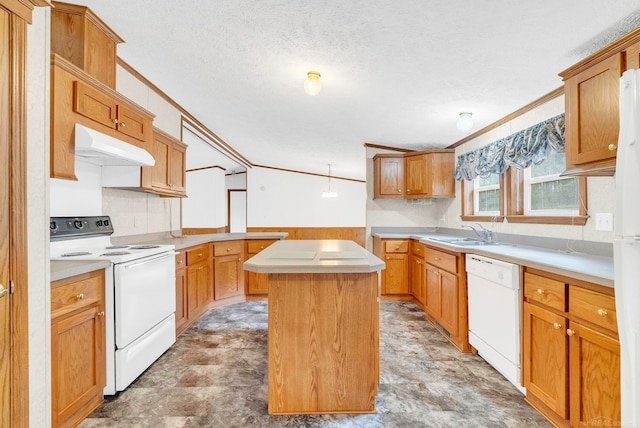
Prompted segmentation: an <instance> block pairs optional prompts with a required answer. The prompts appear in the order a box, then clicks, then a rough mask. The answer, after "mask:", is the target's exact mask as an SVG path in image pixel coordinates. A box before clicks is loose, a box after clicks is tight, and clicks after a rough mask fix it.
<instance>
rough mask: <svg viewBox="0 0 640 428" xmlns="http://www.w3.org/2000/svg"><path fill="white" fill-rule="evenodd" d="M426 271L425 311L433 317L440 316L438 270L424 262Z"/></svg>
mask: <svg viewBox="0 0 640 428" xmlns="http://www.w3.org/2000/svg"><path fill="white" fill-rule="evenodd" d="M425 272H426V276H427V277H426V284H427V290H426V296H425V300H426V301H425V307H426V309H427V313H428V314H429V315H431V316H432V317H434V318H438V319H439V318H440V314H441V311H442V308H441V304H440V302H441V300H440V299H441V297H440V272H439V270H438V268H437V267H435V266H431V265H430V264H428V263H425Z"/></svg>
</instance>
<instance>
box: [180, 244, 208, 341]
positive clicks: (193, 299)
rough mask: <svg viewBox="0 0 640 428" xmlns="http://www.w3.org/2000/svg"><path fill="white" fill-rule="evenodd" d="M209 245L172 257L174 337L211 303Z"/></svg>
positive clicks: (189, 249)
mask: <svg viewBox="0 0 640 428" xmlns="http://www.w3.org/2000/svg"><path fill="white" fill-rule="evenodd" d="M210 247H211V244H202V245H196V246H194V247H189V248H186V249H184V250H180V251H179V252H178V254H176V314H175V316H176V336H178V335H180V334H181V333H182V332H183V331H185V330H186V329H187V328H188V327H189V326H190V325H191V324H193V323H194V322H195V321H196V320H197V319H198V318H200V317H201V316H202V315H203V314H204V313H205V312H206V311H207V309H208V306H209V303H210V302H211V301H212V300H213V258H212V254H213V252H212V251H211V248H210Z"/></svg>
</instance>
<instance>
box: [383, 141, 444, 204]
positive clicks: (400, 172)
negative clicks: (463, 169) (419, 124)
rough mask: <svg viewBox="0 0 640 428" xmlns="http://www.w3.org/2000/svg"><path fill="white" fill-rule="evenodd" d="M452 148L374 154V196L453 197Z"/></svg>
mask: <svg viewBox="0 0 640 428" xmlns="http://www.w3.org/2000/svg"><path fill="white" fill-rule="evenodd" d="M454 169H455V155H454V150H453V149H434V150H425V151H421V152H409V153H406V154H404V155H387V154H378V155H375V156H374V157H373V191H374V196H373V198H374V199H379V198H406V199H416V198H455V180H454V178H453V172H454Z"/></svg>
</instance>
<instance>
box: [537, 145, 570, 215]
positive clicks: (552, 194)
mask: <svg viewBox="0 0 640 428" xmlns="http://www.w3.org/2000/svg"><path fill="white" fill-rule="evenodd" d="M564 169H565V155H564V153H557V152H551V153H549V156H548V157H547V159H545V160H544V162H542V163H541V164H539V165H531V166H530V167H529V168H527V169H526V170H525V173H524V192H525V215H556V216H563V215H577V214H578V211H579V208H580V196H579V195H580V193H579V190H578V184H579V182H578V178H577V177H560V173H561V172H563V171H564Z"/></svg>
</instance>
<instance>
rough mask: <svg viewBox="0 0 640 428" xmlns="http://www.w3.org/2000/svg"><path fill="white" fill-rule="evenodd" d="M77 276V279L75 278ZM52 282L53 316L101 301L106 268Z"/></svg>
mask: <svg viewBox="0 0 640 428" xmlns="http://www.w3.org/2000/svg"><path fill="white" fill-rule="evenodd" d="M74 278H75V279H74ZM74 278H69V279H63V280H60V281H56V282H54V283H53V284H51V318H52V319H53V318H56V317H57V316H60V315H64V314H66V313H69V312H72V311H75V310H76V309H79V308H83V307H85V306H90V305H93V304H95V303H96V302H99V303H100V304H102V296H103V294H104V270H99V271H95V272H91V273H90V274H88V275H81V276H79V277H74Z"/></svg>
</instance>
